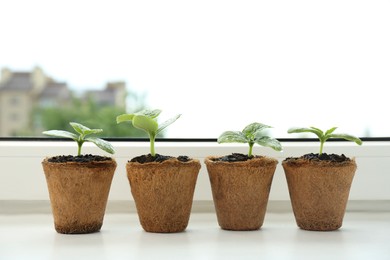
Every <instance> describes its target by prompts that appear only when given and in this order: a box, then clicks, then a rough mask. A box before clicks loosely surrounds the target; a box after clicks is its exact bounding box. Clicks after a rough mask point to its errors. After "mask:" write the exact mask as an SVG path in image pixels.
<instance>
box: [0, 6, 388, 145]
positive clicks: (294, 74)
mask: <svg viewBox="0 0 390 260" xmlns="http://www.w3.org/2000/svg"><path fill="white" fill-rule="evenodd" d="M389 14H390V1H387V0H329V1H317V0H297V1H289V0H274V1H248V0H240V1H238V0H237V1H231V0H193V1H183V0H177V1H174V0H165V1H157V0H155V1H148V0H143V1H132V0H123V1H118V0H107V1H96V0H95V1H87V0H83V1H79V0H67V1H50V0H34V1H31V0H1V2H0V25H1V28H2V29H1V35H2V37H1V39H2V40H1V44H0V68H2V67H9V68H11V69H12V70H31V69H32V68H33V67H34V66H35V65H39V66H41V67H42V69H43V70H44V71H45V72H46V73H47V74H48V75H50V76H52V77H53V78H55V79H57V80H63V81H66V82H67V83H68V85H69V86H71V87H72V88H74V89H79V90H80V89H85V88H99V87H103V86H104V85H105V83H106V82H107V81H116V80H125V81H126V82H127V86H128V88H129V89H130V90H136V91H142V92H147V93H148V104H149V106H150V107H151V108H160V109H162V110H163V113H162V114H161V120H164V119H168V118H169V117H171V116H173V115H174V114H177V113H181V114H182V117H181V118H180V119H179V120H178V121H177V122H176V123H175V124H174V125H172V126H170V127H169V128H168V130H169V131H168V134H169V137H194V135H196V137H210V138H216V137H217V136H218V135H219V134H220V133H222V131H225V130H241V129H242V128H243V127H244V126H245V125H247V124H249V123H252V122H255V121H257V122H262V123H265V124H268V125H271V126H274V129H273V130H272V131H271V132H272V134H273V135H274V136H277V137H292V136H288V135H287V134H286V131H287V129H288V128H289V127H291V126H311V125H314V126H318V127H323V128H330V127H332V126H339V127H340V131H342V132H348V133H351V134H356V135H360V136H361V135H364V134H366V132H367V130H366V129H367V128H370V132H371V134H373V135H379V136H385V135H387V136H389V134H390V124H389V123H388V122H387V120H385V119H384V116H383V114H384V113H385V112H387V111H388V97H387V95H386V94H384V92H385V90H387V89H388V88H389V86H390V48H389V46H390V15H389ZM195 133H196V134H195Z"/></svg>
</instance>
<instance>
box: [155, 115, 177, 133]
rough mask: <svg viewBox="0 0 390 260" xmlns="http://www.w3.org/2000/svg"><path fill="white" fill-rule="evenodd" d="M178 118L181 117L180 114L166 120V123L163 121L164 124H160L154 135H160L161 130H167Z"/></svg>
mask: <svg viewBox="0 0 390 260" xmlns="http://www.w3.org/2000/svg"><path fill="white" fill-rule="evenodd" d="M180 116H181V114H179V115H176V116H175V117H172V118H171V119H168V120H167V121H165V122H164V123H162V124H161V125H160V127H159V128H158V129H157V132H156V134H158V133H160V132H161V131H162V130H164V129H165V128H167V127H168V126H169V125H171V124H172V123H174V122H175V121H176V120H177V119H178V118H179V117H180Z"/></svg>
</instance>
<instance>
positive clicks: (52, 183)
mask: <svg viewBox="0 0 390 260" xmlns="http://www.w3.org/2000/svg"><path fill="white" fill-rule="evenodd" d="M48 159H49V158H46V159H44V160H43V162H42V166H43V170H44V173H45V177H46V182H47V186H48V190H49V196H50V204H51V209H52V213H53V217H54V227H55V230H56V231H57V232H58V233H62V234H84V233H92V232H97V231H99V230H100V229H101V227H102V225H103V219H104V214H105V210H106V205H107V200H108V195H109V192H110V187H111V182H112V178H113V175H114V172H115V169H116V166H117V164H116V161H115V160H114V159H111V160H107V161H98V162H82V163H81V162H67V163H54V162H49V161H48Z"/></svg>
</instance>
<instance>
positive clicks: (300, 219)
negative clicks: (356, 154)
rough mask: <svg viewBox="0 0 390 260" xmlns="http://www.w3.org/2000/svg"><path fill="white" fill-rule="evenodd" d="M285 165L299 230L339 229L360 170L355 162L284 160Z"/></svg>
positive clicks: (352, 160) (353, 160)
mask: <svg viewBox="0 0 390 260" xmlns="http://www.w3.org/2000/svg"><path fill="white" fill-rule="evenodd" d="M282 166H283V169H284V171H285V175H286V179H287V184H288V189H289V194H290V199H291V204H292V208H293V212H294V216H295V220H296V223H297V225H298V227H300V228H301V229H305V230H312V231H332V230H336V229H339V228H340V227H341V226H342V223H343V218H344V215H345V210H346V206H347V202H348V197H349V192H350V188H351V184H352V180H353V177H354V175H355V171H356V168H357V166H356V162H355V159H351V160H348V161H345V162H330V161H315V160H314V161H313V160H305V159H301V158H298V159H297V158H292V159H286V160H284V161H283V162H282Z"/></svg>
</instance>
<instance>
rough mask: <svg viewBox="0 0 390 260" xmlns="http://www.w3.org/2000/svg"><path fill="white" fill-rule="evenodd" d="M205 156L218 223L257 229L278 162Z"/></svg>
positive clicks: (263, 157)
mask: <svg viewBox="0 0 390 260" xmlns="http://www.w3.org/2000/svg"><path fill="white" fill-rule="evenodd" d="M215 158H217V157H215V156H209V157H206V159H205V164H206V166H207V171H208V174H209V178H210V184H211V189H212V193H213V200H214V206H215V210H216V214H217V220H218V224H219V226H220V227H221V228H222V229H226V230H237V231H239V230H240V231H246V230H258V229H260V227H261V226H262V225H263V222H264V217H265V213H266V209H267V204H268V197H269V193H270V190H271V184H272V179H273V176H274V172H275V169H276V165H277V164H278V161H277V160H276V159H274V158H270V157H265V156H262V157H256V158H253V159H251V160H247V161H240V162H223V161H214V160H213V159H215Z"/></svg>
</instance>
